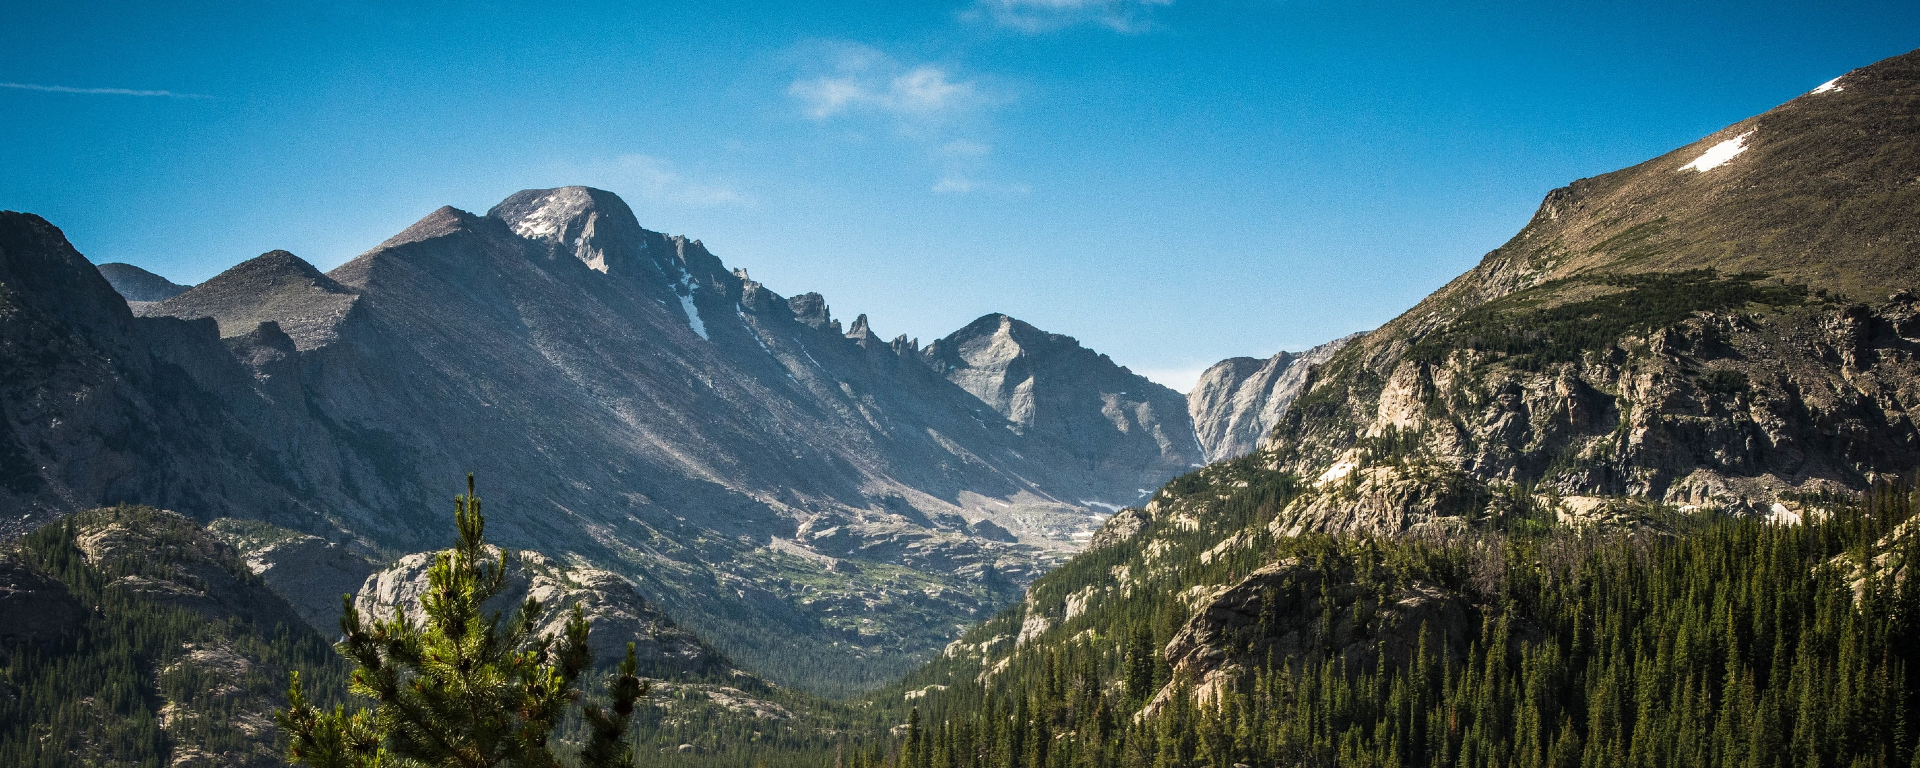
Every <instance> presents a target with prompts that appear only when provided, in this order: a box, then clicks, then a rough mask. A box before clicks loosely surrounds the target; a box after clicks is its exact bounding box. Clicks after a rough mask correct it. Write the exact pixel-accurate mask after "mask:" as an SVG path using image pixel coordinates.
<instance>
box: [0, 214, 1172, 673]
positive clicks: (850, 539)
mask: <svg viewBox="0 0 1920 768" xmlns="http://www.w3.org/2000/svg"><path fill="white" fill-rule="evenodd" d="M0 245H5V251H4V252H3V253H0V279H4V280H5V282H6V287H7V288H8V290H9V291H10V293H8V294H5V295H7V296H9V297H11V298H9V299H8V301H10V302H15V303H17V304H18V305H19V307H18V310H17V311H16V312H14V314H13V315H12V316H10V317H11V318H12V319H9V320H7V322H6V325H5V328H6V330H7V331H8V332H9V333H19V334H23V336H22V338H25V339H28V340H29V341H28V342H23V344H21V345H16V346H14V347H0V350H6V351H8V352H7V354H11V355H12V356H11V357H7V358H6V359H5V361H4V362H5V364H6V365H8V366H11V367H9V368H8V369H7V371H8V374H9V375H8V377H7V383H6V385H5V386H4V388H0V394H4V395H5V397H4V399H0V408H3V409H4V411H5V414H6V417H7V418H6V420H5V422H6V424H7V425H8V426H7V428H8V430H9V431H8V432H7V433H5V434H0V452H6V453H5V455H7V456H9V457H12V458H9V460H8V461H7V463H6V466H7V467H8V470H9V471H10V472H13V473H15V474H16V475H18V476H17V477H15V478H14V479H12V480H10V481H8V482H9V483H11V484H10V485H6V486H5V487H7V488H11V489H15V490H11V491H9V492H8V494H7V495H4V496H0V516H4V515H7V513H11V517H10V518H9V519H11V520H19V519H20V517H21V515H23V514H24V515H28V516H29V517H30V518H32V519H39V518H40V517H41V516H44V515H49V514H57V513H61V512H65V511H70V510H72V509H74V508H76V507H82V506H91V505H97V504H101V503H108V502H118V501H129V502H141V503H148V504H153V505H156V506H163V507H166V508H171V509H177V510H181V511H183V512H187V513H190V514H193V515H195V516H199V517H202V518H209V519H210V518H215V517H235V518H254V519H260V520H264V521H267V522H270V523H273V524H275V525H278V526H281V527H284V528H287V529H291V530H295V531H300V532H303V533H307V534H313V535H318V536H319V537H320V538H322V539H325V540H328V541H353V542H357V543H356V544H355V546H356V547H358V548H360V549H363V550H369V551H374V552H384V553H399V552H410V551H422V550H426V549H432V548H434V547H436V546H438V545H439V544H440V543H441V541H440V538H441V536H442V533H443V531H442V528H443V526H442V524H441V523H442V522H443V517H444V509H443V507H444V505H445V503H446V496H447V486H448V484H449V483H452V482H453V481H454V480H456V479H457V478H459V477H461V476H462V473H464V472H468V471H473V472H477V473H478V474H479V476H480V478H481V481H482V483H483V486H484V487H487V488H489V489H492V490H491V491H489V501H490V506H489V509H490V511H493V514H492V516H491V518H490V521H489V523H490V525H489V532H490V533H494V534H495V535H496V536H497V537H498V539H499V541H500V542H501V543H502V544H505V545H508V546H512V547H515V548H521V549H531V550H537V551H541V552H544V553H546V554H547V555H548V556H551V557H554V558H556V559H559V560H564V561H567V562H571V563H577V564H580V565H591V566H592V567H595V568H600V569H604V570H606V571H608V572H612V573H616V574H618V575H620V576H621V577H624V578H628V579H632V580H634V582H635V583H636V585H637V586H638V587H639V588H640V589H641V591H642V593H643V594H645V595H646V596H647V598H648V599H649V600H651V601H655V602H657V603H658V604H660V605H662V606H664V607H665V608H666V609H667V611H668V612H669V613H671V614H672V615H673V616H675V617H676V618H678V619H679V620H680V621H681V623H682V624H683V625H684V626H686V627H688V628H690V629H692V630H694V631H696V632H698V633H699V634H701V635H702V636H704V637H707V638H709V639H711V640H712V641H713V642H714V643H715V645H716V646H717V647H719V648H720V649H721V650H722V651H724V652H726V653H727V654H728V655H730V656H732V657H733V658H736V659H739V660H740V661H741V662H742V663H743V664H745V665H746V666H748V667H751V668H753V669H755V670H757V671H763V672H765V673H766V674H768V676H769V677H771V678H773V679H775V680H780V681H783V682H788V683H797V684H802V685H809V686H814V687H816V689H818V690H826V691H830V692H831V691H844V690H848V689H850V688H852V687H858V686H860V685H864V684H866V683H867V682H869V681H873V682H877V681H879V680H882V679H885V678H886V677H887V676H888V675H889V674H891V673H892V672H893V671H895V670H899V669H902V668H904V667H905V665H908V664H910V663H912V660H913V659H915V658H919V657H921V656H924V655H925V654H927V653H930V652H932V651H934V650H937V649H938V648H939V647H941V646H942V645H944V644H945V642H946V641H947V640H948V639H950V636H951V634H952V632H953V627H954V626H955V625H956V624H960V623H964V622H966V621H968V620H970V618H971V617H974V616H977V615H981V614H982V612H983V611H991V610H993V609H995V608H997V607H998V606H1000V605H1001V604H1003V603H1004V602H1005V601H1007V600H1009V599H1012V598H1013V596H1014V594H1015V590H1017V588H1018V586H1019V585H1020V584H1022V583H1024V582H1025V581H1026V580H1027V579H1030V578H1031V577H1033V576H1034V575H1035V574H1037V573H1039V572H1040V571H1042V570H1044V569H1045V568H1047V567H1049V566H1050V565H1051V564H1052V563H1054V562H1057V561H1058V560H1059V559H1061V558H1062V557H1064V556H1065V554H1066V553H1067V552H1070V551H1072V550H1074V549H1076V548H1077V547H1078V546H1080V544H1081V543H1082V542H1084V540H1085V539H1086V537H1088V536H1090V535H1091V531H1092V530H1093V528H1095V527H1097V526H1098V524H1099V523H1100V521H1101V520H1102V519H1104V516H1105V514H1106V512H1107V511H1108V510H1110V509H1111V508H1113V507H1116V506H1118V505H1123V504H1127V503H1130V502H1132V501H1134V500H1136V499H1138V498H1139V497H1140V496H1141V493H1142V490H1141V489H1145V488H1152V487H1155V486H1157V485H1158V484H1159V483H1161V482H1163V481H1164V480H1166V479H1167V478H1169V477H1171V476H1173V475H1175V474H1177V473H1179V472H1182V471H1184V470H1185V468H1187V467H1188V466H1189V465H1191V464H1194V463H1197V462H1199V461H1201V453H1200V450H1199V447H1198V445H1197V444H1196V443H1195V442H1194V439H1193V430H1192V425H1191V421H1190V420H1189V419H1188V416H1187V413H1186V409H1185V407H1184V402H1182V401H1181V399H1180V397H1179V396H1178V395H1177V394H1175V393H1172V392H1170V391H1168V390H1166V389H1165V388H1163V387H1159V386H1158V385H1154V384H1152V383H1151V382H1148V381H1146V380H1145V379H1142V378H1140V377H1138V376H1136V375H1134V374H1132V373H1130V372H1128V371H1126V369H1124V368H1121V367H1119V366H1117V365H1115V364H1113V362H1112V361H1110V360H1108V359H1106V358H1105V356H1102V355H1099V354H1098V353H1095V352H1092V351H1090V350H1086V349H1085V348H1083V347H1081V346H1080V345H1079V344H1078V343H1077V342H1075V341H1073V340H1072V339H1071V338H1068V337H1065V336H1058V335H1055V334H1048V333H1045V332H1042V331H1039V330H1038V329H1034V328H1032V327H1031V326H1028V325H1026V324H1024V323H1020V322H1019V321H1017V320H1013V319H1012V318H1006V317H1003V316H992V318H993V319H992V320H991V321H983V322H982V323H975V324H974V325H973V326H970V327H969V329H968V330H963V331H962V332H960V333H956V334H955V335H953V336H951V337H949V338H948V339H943V340H941V341H940V342H936V343H935V344H933V345H929V348H928V349H927V350H925V351H922V350H921V349H919V347H918V345H917V344H915V343H914V342H912V341H909V340H907V339H905V338H904V337H902V338H896V339H894V340H892V341H886V340H883V338H882V337H881V336H880V335H879V333H878V332H877V331H876V330H875V329H874V328H872V327H871V326H870V324H869V323H868V322H867V321H866V319H865V317H859V318H857V319H855V320H854V321H853V322H852V323H851V324H850V325H847V326H843V324H842V323H841V321H840V320H837V319H835V318H834V317H833V316H832V314H831V312H830V310H829V309H828V306H827V303H826V301H825V299H824V298H822V297H819V296H817V295H812V294H807V295H802V296H798V297H795V298H793V299H788V298H785V297H783V296H781V295H780V294H777V293H775V292H773V291H772V290H769V289H768V288H767V287H765V286H763V285H761V284H760V283H758V282H755V281H753V280H752V279H750V278H748V277H747V274H746V272H745V271H744V270H730V269H728V268H727V267H726V266H725V265H724V264H723V263H722V262H721V261H720V260H719V259H718V258H717V257H715V256H714V255H713V254H712V253H710V252H709V251H707V249H706V248H705V247H704V246H703V245H702V244H701V243H700V241H698V240H692V239H688V238H684V237H677V236H669V235H665V234H662V233H658V232H653V231H650V230H647V229H645V228H644V227H642V226H640V224H639V223H638V221H637V219H636V218H635V216H634V215H633V212H632V210H630V209H629V208H628V207H627V205H626V204H625V203H624V202H622V201H621V200H620V199H619V198H618V197H617V196H615V195H613V194H611V193H608V192H604V191H601V190H595V189H589V188H585V187H563V188H559V189H548V190H528V191H524V192H520V193H517V194H515V195H513V196H511V197H509V198H507V199H506V200H504V201H502V202H501V203H500V204H499V205H497V206H495V207H494V208H493V209H492V210H491V211H489V212H488V214H487V215H484V216H480V215H475V214H472V213H468V212H464V211H460V210H457V209H453V208H442V209H440V210H437V211H434V212H432V213H430V214H428V215H427V216H426V217H424V218H422V219H421V220H420V221H418V222H416V223H415V224H413V225H412V226H410V227H408V228H407V229H406V230H404V231H402V232H401V233H399V234H397V235H395V236H394V237H392V238H390V239H388V240H387V241H386V242H384V243H381V244H380V245H379V246H378V247H376V248H374V249H372V250H370V251H368V252H366V253H364V254H362V255H360V256H358V257H356V258H354V259H353V260H351V261H349V262H347V263H346V264H343V265H341V266H340V267H338V268H336V269H334V270H332V271H330V272H327V273H324V274H323V273H321V272H320V271H318V270H316V269H314V268H313V266H312V265H310V264H308V263H306V262H305V261H303V260H301V259H300V258H298V257H297V256H295V255H293V254H290V253H286V252H284V251H275V252H271V253H267V254H264V255H262V256H260V257H258V258H255V259H251V260H249V261H247V262H244V263H242V264H239V265H237V266H235V267H233V268H232V269H229V270H227V271H226V272H223V273H221V274H220V275H218V276H216V277H214V278H213V279H211V280H208V281H206V282H205V283H202V284H200V285H198V286H195V287H194V288H193V289H191V290H188V291H185V292H183V293H180V294H179V295H176V296H173V297H171V298H168V299H166V300H164V301H162V302H159V303H157V304H152V305H146V306H142V307H141V309H140V312H139V313H138V314H139V316H135V314H134V313H132V312H129V310H128V304H127V303H126V302H124V301H122V300H121V297H120V296H118V295H116V294H115V293H114V291H113V289H112V288H111V287H110V286H109V285H108V283H107V281H106V280H105V279H104V278H103V277H101V275H100V274H99V273H98V272H96V271H95V270H93V268H92V266H91V265H89V264H87V263H86V261H85V260H84V259H83V258H81V257H80V256H79V255H78V254H77V253H74V252H73V251H72V249H71V247H70V246H68V245H67V244H66V243H65V241H64V239H63V238H61V237H60V235H59V232H58V230H56V229H54V228H53V227H51V226H50V225H47V224H46V223H45V222H42V221H40V220H39V219H38V218H37V217H32V216H29V215H21V214H7V215H6V216H5V217H0ZM56 267H57V268H56ZM81 270H84V272H85V273H86V275H81V274H80V271H81ZM68 273H72V274H68ZM87 329H91V330H87ZM1003 331H1004V332H1003ZM1001 393H1005V394H1004V396H1002V394H1001ZM75 398H78V399H75ZM983 398H992V399H991V400H989V399H983ZM16 459H17V460H16ZM28 522H31V520H29V521H24V522H22V523H20V524H21V525H25V524H27V523H28ZM8 525H12V523H8ZM848 658H852V659H854V660H855V661H853V662H851V664H852V667H850V668H843V667H841V666H836V665H842V664H844V663H846V662H844V660H845V659H848ZM826 670H833V672H831V673H828V672H827V671H826Z"/></svg>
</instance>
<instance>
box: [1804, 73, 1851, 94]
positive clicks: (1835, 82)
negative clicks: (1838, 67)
mask: <svg viewBox="0 0 1920 768" xmlns="http://www.w3.org/2000/svg"><path fill="white" fill-rule="evenodd" d="M1840 77H1845V75H1841V76H1840ZM1846 89H1847V87H1846V86H1844V85H1841V84H1840V78H1839V77H1836V78H1834V79H1832V80H1828V81H1826V82H1824V83H1821V84H1820V87H1818V88H1815V89H1813V90H1812V91H1811V92H1810V93H1833V92H1836V91H1844V90H1846Z"/></svg>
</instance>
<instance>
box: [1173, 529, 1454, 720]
mask: <svg viewBox="0 0 1920 768" xmlns="http://www.w3.org/2000/svg"><path fill="white" fill-rule="evenodd" d="M1336 562H1339V561H1336ZM1344 566H1345V563H1344V562H1342V563H1341V567H1334V568H1327V567H1315V566H1314V565H1313V564H1312V563H1307V562H1303V561H1301V560H1298V559H1289V560H1283V561H1281V562H1277V563H1272V564H1270V565H1267V566H1264V567H1262V568H1260V569H1259V570H1256V571H1254V572H1253V573H1251V574H1248V575H1247V577H1246V578H1245V579H1242V580H1241V581H1240V582H1239V583H1237V584H1234V585H1233V586H1231V587H1229V588H1227V589H1225V590H1224V591H1221V592H1219V593H1218V594H1217V595H1215V596H1213V597H1212V598H1211V599H1209V600H1207V601H1206V602H1205V604H1204V605H1202V606H1200V607H1199V609H1198V610H1196V611H1194V613H1193V615H1192V617H1191V618H1189V619H1188V620H1187V622H1186V625H1185V626H1183V627H1181V629H1180V631H1179V633H1178V634H1176V635H1174V637H1173V640H1172V641H1170V642H1168V643H1167V647H1166V649H1165V654H1166V659H1167V663H1168V665H1169V666H1171V667H1172V669H1173V675H1174V678H1173V681H1171V682H1169V683H1168V684H1167V685H1166V686H1165V687H1164V688H1163V689H1161V691H1160V692H1159V693H1158V694H1156V695H1155V697H1154V699H1153V701H1152V702H1151V703H1149V705H1148V708H1147V711H1148V712H1152V711H1153V710H1155V709H1157V708H1158V707H1160V706H1162V705H1164V704H1165V702H1166V701H1167V698H1168V697H1169V696H1172V695H1174V693H1175V691H1176V690H1179V689H1180V688H1181V687H1183V686H1184V687H1188V688H1190V689H1191V690H1192V691H1193V693H1194V695H1195V696H1196V697H1198V698H1199V699H1200V700H1202V701H1206V700H1210V699H1212V698H1213V697H1215V696H1217V695H1218V694H1219V692H1220V690H1221V687H1222V686H1231V685H1234V684H1236V683H1237V682H1238V680H1239V679H1240V678H1241V676H1242V675H1243V674H1244V673H1245V672H1246V670H1249V669H1253V668H1256V667H1265V666H1266V665H1267V664H1268V663H1269V660H1289V659H1291V660H1305V659H1309V658H1314V657H1317V656H1319V655H1320V654H1322V653H1324V654H1326V655H1327V656H1330V657H1333V658H1342V659H1345V660H1346V663H1347V665H1348V669H1350V670H1353V671H1359V670H1372V669H1374V668H1375V667H1376V665H1379V664H1382V663H1384V666H1385V667H1386V669H1388V670H1390V671H1391V670H1394V669H1397V668H1399V667H1400V666H1401V665H1404V664H1406V663H1407V661H1408V660H1409V659H1411V658H1413V657H1414V654H1415V652H1416V651H1418V650H1420V646H1421V643H1422V642H1423V639H1424V642H1426V643H1427V644H1428V647H1429V648H1435V649H1437V648H1443V647H1444V648H1448V649H1450V650H1452V651H1453V652H1454V653H1455V654H1456V659H1455V661H1458V660H1459V658H1464V653H1462V652H1463V651H1464V650H1465V649H1466V648H1467V647H1468V642H1469V639H1470V637H1471V635H1472V633H1473V632H1474V630H1476V629H1478V625H1479V621H1478V611H1477V609H1476V608H1475V607H1474V606H1473V604H1472V603H1471V602H1470V601H1468V600H1467V599H1465V598H1464V597H1463V596H1461V595H1459V594H1457V593H1455V592H1452V591H1450V590H1446V589H1443V588H1441V587H1440V586H1438V585H1435V584H1429V583H1426V582H1422V581H1418V580H1401V579H1397V578H1395V577H1394V576H1393V575H1392V574H1391V573H1390V572H1387V571H1385V570H1384V569H1383V570H1382V571H1379V572H1376V573H1375V574H1374V576H1372V577H1371V578H1372V579H1374V580H1373V581H1368V580H1363V579H1359V578H1357V577H1356V574H1354V573H1352V572H1351V570H1350V569H1349V568H1346V567H1344ZM1423 635H1424V636H1425V637H1424V638H1423Z"/></svg>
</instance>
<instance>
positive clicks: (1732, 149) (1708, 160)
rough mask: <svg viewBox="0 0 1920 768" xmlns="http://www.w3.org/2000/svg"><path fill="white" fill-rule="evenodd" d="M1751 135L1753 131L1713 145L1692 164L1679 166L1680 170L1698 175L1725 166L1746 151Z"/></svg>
mask: <svg viewBox="0 0 1920 768" xmlns="http://www.w3.org/2000/svg"><path fill="white" fill-rule="evenodd" d="M1752 135H1753V131H1747V132H1746V133H1743V134H1740V135H1738V136H1735V137H1733V138H1731V139H1727V140H1726V141H1723V142H1720V143H1718V144H1715V145H1713V148H1712V149H1709V150H1707V151H1706V153H1704V154H1702V155H1700V156H1699V157H1697V158H1695V159H1694V161H1693V162H1691V163H1687V164H1686V165H1683V166H1680V170H1683V171H1685V170H1694V171H1699V172H1700V173H1706V172H1707V171H1711V170H1713V169H1715V168H1718V167H1720V166H1722V165H1726V164H1727V161H1728V160H1732V159H1733V158H1734V156H1735V155H1738V154H1740V153H1742V152H1745V151H1747V137H1748V136H1752Z"/></svg>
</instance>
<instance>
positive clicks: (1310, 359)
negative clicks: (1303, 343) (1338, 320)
mask: <svg viewBox="0 0 1920 768" xmlns="http://www.w3.org/2000/svg"><path fill="white" fill-rule="evenodd" d="M1359 336H1360V334H1353V335H1350V336H1344V337H1341V338H1339V339H1335V340H1333V341H1329V342H1327V343H1325V344H1321V345H1320V346H1317V347H1314V348H1312V349H1309V350H1307V351H1305V352H1297V353H1296V352H1281V353H1279V354H1276V355H1274V356H1273V357H1270V358H1267V359H1266V360H1259V359H1256V358H1251V357H1234V358H1228V359H1226V360H1222V361H1220V362H1218V363H1214V365H1213V367H1211V368H1208V369H1207V370H1206V372H1205V373H1202V374H1200V381H1199V383H1197V384H1195V385H1194V387H1193V391H1192V392H1189V393H1187V408H1188V411H1189V413H1191V415H1192V417H1193V426H1194V432H1195V433H1196V434H1197V435H1198V436H1199V439H1200V445H1201V446H1202V447H1203V448H1204V449H1205V450H1206V455H1207V460H1208V461H1222V460H1225V459H1232V458H1238V457H1240V456H1245V455H1247V454H1249V453H1252V452H1254V451H1255V450H1258V449H1259V448H1260V442H1261V441H1262V440H1265V439H1266V437H1267V433H1268V432H1269V431H1272V429H1273V425H1275V424H1278V423H1280V417H1281V416H1284V415H1286V412H1287V407H1288V406H1290V405H1293V401H1294V400H1295V399H1297V398H1299V397H1300V394H1301V393H1302V392H1304V391H1305V390H1306V386H1307V381H1308V379H1307V373H1308V372H1309V371H1311V370H1312V369H1313V366H1316V365H1319V364H1321V363H1324V362H1326V361H1328V360H1330V359H1332V358H1333V355H1334V353H1335V352H1338V351H1340V348H1341V347H1343V346H1345V345H1346V344H1347V342H1349V341H1352V340H1353V339H1355V338H1357V337H1359Z"/></svg>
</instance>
